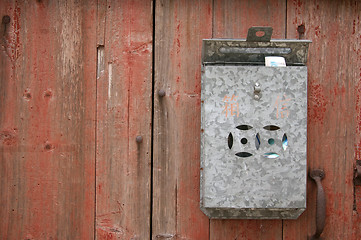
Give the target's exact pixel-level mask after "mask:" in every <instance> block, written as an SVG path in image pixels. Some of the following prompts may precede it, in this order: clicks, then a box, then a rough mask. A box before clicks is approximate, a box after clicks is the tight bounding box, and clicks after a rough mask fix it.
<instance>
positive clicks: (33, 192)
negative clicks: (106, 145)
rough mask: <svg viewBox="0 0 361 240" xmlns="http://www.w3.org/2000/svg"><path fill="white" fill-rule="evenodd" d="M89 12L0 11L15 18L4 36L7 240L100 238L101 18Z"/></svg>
mask: <svg viewBox="0 0 361 240" xmlns="http://www.w3.org/2000/svg"><path fill="white" fill-rule="evenodd" d="M84 4H85V3H84ZM85 5H86V6H87V7H83V5H82V4H81V3H79V2H76V1H67V2H66V3H65V2H48V1H31V2H27V1H2V2H1V4H0V14H1V17H2V16H4V15H9V16H10V23H9V24H8V27H7V28H6V31H5V32H2V33H0V37H1V50H0V51H1V52H0V62H1V67H0V71H1V74H0V76H1V79H0V81H1V83H0V89H1V90H0V92H1V94H0V113H1V114H0V140H1V141H0V146H1V152H0V162H1V167H0V184H1V192H2V193H1V194H0V204H1V206H2V207H1V210H0V218H1V219H2V220H1V224H0V238H1V239H92V238H93V236H94V173H95V169H94V166H95V157H94V152H95V148H94V146H95V143H94V140H95V122H94V120H95V90H96V88H95V62H94V59H95V57H96V51H95V48H94V46H95V44H96V38H95V34H94V33H95V26H96V24H95V13H96V12H95V9H94V6H95V3H94V2H93V1H87V2H86V4H85ZM59 19H61V21H59Z"/></svg>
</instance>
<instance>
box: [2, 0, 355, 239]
mask: <svg viewBox="0 0 361 240" xmlns="http://www.w3.org/2000/svg"><path fill="white" fill-rule="evenodd" d="M360 15H361V1H350V0H348V1H331V0H329V1H326V0H323V1H311V0H292V1H291V0H288V1H287V0H282V1H281V0H276V1H267V0H261V1H260V0H258V1H256V0H247V1H246V0H244V1H240V0H239V1H238V0H223V1H222V0H198V1H186V0H177V1H176V0H174V1H170V0H169V1H166V0H155V1H151V0H118V1H116V0H113V1H112V0H108V1H100V0H98V2H97V1H95V0H87V1H75V0H72V1H50V0H37V1H20V0H19V1H10V0H0V17H1V18H2V23H1V28H0V47H1V49H0V191H1V194H0V206H1V208H0V219H1V223H0V239H150V238H152V239H197V240H198V239H214V240H218V239H267V240H268V239H280V240H281V239H284V240H285V239H290V240H291V239H306V238H307V236H308V235H312V233H314V231H315V209H316V206H315V205H316V187H315V184H314V183H313V182H312V181H311V180H309V181H308V186H307V190H308V201H307V210H306V211H305V212H304V213H303V214H302V215H301V217H300V218H299V219H298V220H284V221H283V220H209V219H208V218H207V217H206V216H205V215H204V214H203V213H202V212H201V211H200V209H199V157H200V153H199V147H200V142H199V141H200V138H199V136H200V132H199V131H200V76H201V72H200V62H201V59H200V56H201V41H202V39H204V38H245V37H246V34H247V29H248V28H249V27H251V26H271V27H273V29H274V31H273V38H287V39H295V38H304V39H310V40H312V41H313V43H312V44H311V45H310V49H309V59H308V70H309V73H308V86H309V87H308V146H307V147H308V167H309V169H315V168H322V169H324V170H325V173H326V178H325V179H324V180H323V182H322V183H323V186H324V188H325V192H326V198H327V207H326V226H325V229H324V233H323V234H322V236H323V237H324V238H325V239H360V238H361V225H360V224H359V222H360V220H361V216H360V214H361V187H359V186H356V187H355V186H354V184H353V175H354V165H355V162H356V159H361V100H360V99H361V27H360V24H361V22H360V17H361V16H360ZM4 16H9V17H10V21H9V22H8V21H7V20H8V19H7V18H6V17H5V18H3V17H4ZM300 25H304V26H305V33H304V34H301V35H300V33H299V32H298V31H297V29H298V26H300ZM160 90H164V92H165V96H164V97H162V96H159V95H158V93H159V91H160ZM137 136H138V138H137ZM140 137H141V138H140ZM136 139H138V141H136Z"/></svg>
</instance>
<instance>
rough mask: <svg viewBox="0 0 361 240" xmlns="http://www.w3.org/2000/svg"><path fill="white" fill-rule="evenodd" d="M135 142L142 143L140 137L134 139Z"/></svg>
mask: <svg viewBox="0 0 361 240" xmlns="http://www.w3.org/2000/svg"><path fill="white" fill-rule="evenodd" d="M135 141H137V143H142V142H143V137H142V136H137V137H136V138H135Z"/></svg>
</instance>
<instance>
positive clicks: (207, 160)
mask: <svg viewBox="0 0 361 240" xmlns="http://www.w3.org/2000/svg"><path fill="white" fill-rule="evenodd" d="M257 84H258V85H259V86H260V92H259V96H260V98H259V99H256V98H255V86H256V85H257ZM201 98H202V117H201V119H202V123H201V125H202V133H201V169H202V170H201V208H202V210H203V211H204V212H205V213H206V214H207V215H208V216H209V217H213V218H297V217H298V216H299V215H300V214H301V213H302V212H303V210H304V209H305V208H306V175H307V173H306V171H307V170H306V162H307V160H306V148H307V68H306V67H305V66H289V67H279V68H275V67H264V66H229V65H228V66H218V65H205V66H204V72H203V74H202V97H201ZM230 135H232V137H231V138H232V146H230ZM255 209H256V210H257V211H255Z"/></svg>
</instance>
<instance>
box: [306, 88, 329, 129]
mask: <svg viewBox="0 0 361 240" xmlns="http://www.w3.org/2000/svg"><path fill="white" fill-rule="evenodd" d="M308 91H309V97H308V121H309V123H311V122H318V123H321V124H322V123H323V119H324V117H325V112H326V107H327V103H328V101H327V99H326V98H325V96H324V90H323V88H322V86H321V85H320V84H316V85H314V84H311V85H310V86H309V87H308Z"/></svg>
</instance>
